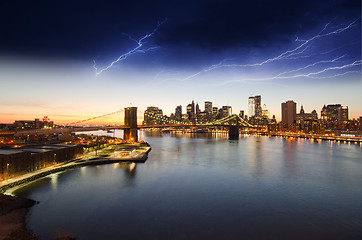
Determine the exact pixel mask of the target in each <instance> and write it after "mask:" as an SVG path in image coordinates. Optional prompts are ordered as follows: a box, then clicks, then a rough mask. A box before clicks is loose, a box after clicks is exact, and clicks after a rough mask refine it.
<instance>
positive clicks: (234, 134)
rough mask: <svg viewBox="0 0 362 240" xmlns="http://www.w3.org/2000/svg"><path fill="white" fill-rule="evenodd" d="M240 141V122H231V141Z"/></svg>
mask: <svg viewBox="0 0 362 240" xmlns="http://www.w3.org/2000/svg"><path fill="white" fill-rule="evenodd" d="M233 123H234V124H235V125H234V124H233ZM238 139H239V121H238V119H236V121H235V119H234V121H232V120H231V121H229V140H238Z"/></svg>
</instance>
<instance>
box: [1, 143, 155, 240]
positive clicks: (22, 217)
mask: <svg viewBox="0 0 362 240" xmlns="http://www.w3.org/2000/svg"><path fill="white" fill-rule="evenodd" d="M125 146H126V147H133V148H134V149H135V151H134V153H133V154H132V155H129V156H124V157H119V156H118V157H117V158H116V159H115V158H112V155H110V154H109V153H111V152H112V151H114V149H112V148H110V149H104V151H100V152H99V154H97V155H89V154H88V155H86V156H84V157H82V158H80V159H75V160H73V161H69V162H67V163H64V164H60V165H57V166H52V167H49V168H46V169H41V170H39V171H35V172H32V173H28V174H25V175H22V176H19V177H15V178H13V179H11V180H9V181H6V182H5V181H4V182H1V183H0V240H13V239H15V240H16V239H29V240H33V239H37V237H36V236H35V235H33V234H32V233H31V232H29V231H28V230H27V229H26V214H27V212H28V210H29V208H30V207H32V206H33V205H34V204H36V203H37V202H36V201H34V200H30V199H25V198H20V197H16V196H11V194H12V190H13V189H14V188H16V187H19V186H21V185H24V184H28V183H30V182H32V181H34V180H37V179H39V178H42V177H45V176H47V175H50V174H53V173H57V172H62V171H65V170H68V169H72V168H77V167H83V166H88V165H100V164H109V163H116V162H145V161H146V159H147V158H148V153H149V152H150V151H151V147H150V146H149V145H134V144H132V145H131V144H127V145H125ZM117 147H119V146H117ZM3 193H6V194H9V195H6V194H3ZM65 239H72V238H70V237H68V238H65Z"/></svg>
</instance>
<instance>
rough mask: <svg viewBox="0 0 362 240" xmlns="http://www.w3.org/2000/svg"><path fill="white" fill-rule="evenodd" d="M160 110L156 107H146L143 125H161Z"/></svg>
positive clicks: (161, 114)
mask: <svg viewBox="0 0 362 240" xmlns="http://www.w3.org/2000/svg"><path fill="white" fill-rule="evenodd" d="M162 116H163V113H162V110H161V109H159V108H158V107H154V106H151V107H147V109H146V111H145V112H144V119H143V125H156V124H162Z"/></svg>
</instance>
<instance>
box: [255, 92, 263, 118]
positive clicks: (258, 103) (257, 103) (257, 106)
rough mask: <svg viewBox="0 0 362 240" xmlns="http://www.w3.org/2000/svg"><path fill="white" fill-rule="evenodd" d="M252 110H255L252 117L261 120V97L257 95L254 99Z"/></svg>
mask: <svg viewBox="0 0 362 240" xmlns="http://www.w3.org/2000/svg"><path fill="white" fill-rule="evenodd" d="M254 108H255V109H254V110H255V114H254V116H255V117H256V118H261V116H262V109H261V96H260V95H257V96H255V97H254Z"/></svg>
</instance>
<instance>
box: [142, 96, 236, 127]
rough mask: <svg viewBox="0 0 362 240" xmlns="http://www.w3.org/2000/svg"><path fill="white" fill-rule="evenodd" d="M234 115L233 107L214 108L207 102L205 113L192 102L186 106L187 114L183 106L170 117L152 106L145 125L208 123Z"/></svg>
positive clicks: (146, 112) (176, 109)
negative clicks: (183, 111)
mask: <svg viewBox="0 0 362 240" xmlns="http://www.w3.org/2000/svg"><path fill="white" fill-rule="evenodd" d="M231 114H232V108H231V106H222V107H221V108H218V107H213V105H212V102H210V101H205V105H204V111H201V108H200V105H199V104H198V103H196V105H195V102H194V101H192V102H191V103H190V104H188V105H187V106H186V113H184V114H183V113H182V106H181V105H179V106H177V107H176V108H175V113H172V114H171V115H170V116H166V115H163V112H162V109H159V108H158V107H154V106H150V107H147V110H146V111H145V112H144V121H143V125H160V124H168V123H179V124H181V123H207V122H212V121H215V120H217V119H221V118H224V117H227V116H230V115H231Z"/></svg>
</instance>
